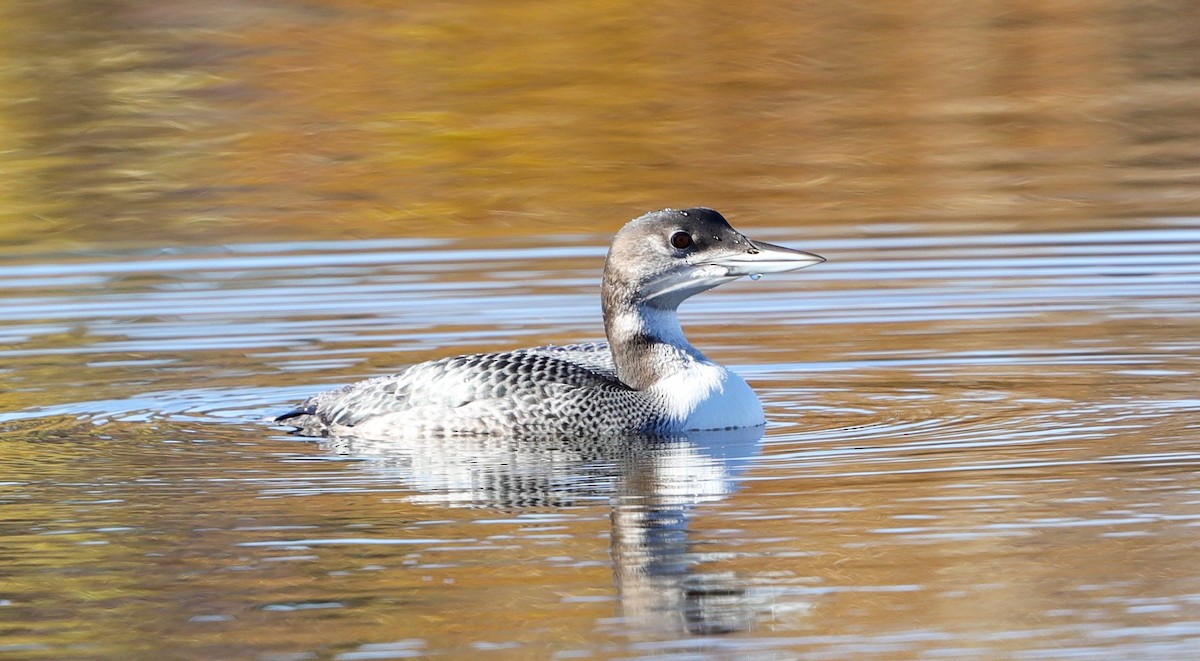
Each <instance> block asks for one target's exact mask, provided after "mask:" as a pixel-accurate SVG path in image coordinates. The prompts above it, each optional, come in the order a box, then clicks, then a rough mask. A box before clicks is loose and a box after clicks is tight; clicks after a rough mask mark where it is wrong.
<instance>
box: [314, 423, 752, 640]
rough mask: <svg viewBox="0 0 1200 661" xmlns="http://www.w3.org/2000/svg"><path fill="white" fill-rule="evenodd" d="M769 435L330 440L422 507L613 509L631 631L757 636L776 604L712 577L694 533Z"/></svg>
mask: <svg viewBox="0 0 1200 661" xmlns="http://www.w3.org/2000/svg"><path fill="white" fill-rule="evenodd" d="M762 433H763V428H762V427H750V428H745V429H733V430H721V431H705V432H686V433H677V434H672V435H670V436H645V435H636V436H605V437H594V438H546V437H514V436H459V437H447V438H439V439H425V440H423V441H419V442H408V441H403V440H397V439H387V440H372V439H365V438H358V437H347V438H338V437H334V438H327V439H324V440H323V441H322V443H323V446H324V447H325V448H326V449H327V450H328V451H330V452H333V453H336V454H340V455H350V456H355V457H363V458H368V459H371V460H372V461H371V462H370V465H371V466H372V467H374V468H377V469H383V470H386V471H388V472H390V473H395V474H396V475H397V477H399V478H400V479H401V480H402V481H403V482H404V483H405V484H406V486H408V487H410V488H412V489H413V490H415V491H417V492H418V493H417V494H416V495H415V496H414V497H413V498H412V500H413V501H415V502H424V503H441V504H445V505H447V506H469V507H484V508H495V509H502V510H514V509H525V508H544V507H564V506H569V505H576V504H580V503H586V502H589V501H596V500H600V499H608V500H610V501H611V503H612V515H611V521H612V536H611V540H612V549H611V553H612V559H613V564H614V583H615V585H616V587H617V592H618V597H619V600H620V604H621V609H622V612H623V615H624V620H625V622H626V624H628V625H630V626H633V627H635V628H642V629H653V630H679V629H683V630H684V631H687V632H689V633H694V634H715V633H728V632H734V631H741V630H745V629H748V628H750V627H751V626H752V625H753V623H754V620H755V616H756V614H757V613H758V612H760V611H761V610H762V609H763V607H764V606H765V605H766V604H762V603H759V601H760V599H758V598H755V596H754V594H753V590H748V589H747V586H746V584H745V581H744V580H742V579H740V578H739V577H738V576H736V575H735V574H733V573H732V572H703V571H699V570H698V569H697V567H698V566H699V565H700V563H701V561H702V558H701V557H699V556H698V554H696V553H693V552H692V551H691V550H690V547H691V545H692V544H691V542H690V540H689V530H688V521H689V516H690V514H691V510H692V509H693V508H694V507H695V506H696V505H697V504H700V503H704V502H710V501H715V500H720V499H722V498H724V497H725V496H726V495H727V494H729V493H731V492H732V491H733V490H734V488H735V482H734V479H733V478H734V477H735V476H736V475H737V474H738V473H740V472H741V471H742V470H743V469H744V467H745V465H746V464H747V463H748V462H749V461H750V459H751V458H752V457H753V456H754V455H755V454H756V453H757V452H758V449H759V445H760V443H759V442H760V440H761V439H762Z"/></svg>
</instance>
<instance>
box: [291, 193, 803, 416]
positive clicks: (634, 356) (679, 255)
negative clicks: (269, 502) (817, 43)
mask: <svg viewBox="0 0 1200 661" xmlns="http://www.w3.org/2000/svg"><path fill="white" fill-rule="evenodd" d="M823 261H825V260H824V258H822V257H820V256H817V255H814V254H812V253H807V252H802V251H799V250H792V249H791V248H784V247H782V246H776V245H771V244H769V243H763V242H761V241H752V240H750V239H748V238H746V237H745V236H743V235H742V234H741V233H739V232H738V231H737V230H735V229H733V228H732V227H730V225H729V223H728V222H727V221H726V220H725V218H724V217H723V216H722V215H721V214H719V213H717V212H716V211H713V210H712V209H704V208H696V209H683V210H676V209H664V210H662V211H654V212H651V213H648V214H646V215H644V216H641V217H639V218H635V219H633V220H631V221H630V222H629V223H628V224H626V225H625V227H623V228H621V230H620V231H619V232H617V235H616V236H615V237H614V238H613V242H612V246H611V247H610V248H609V251H608V257H607V259H606V260H605V263H604V282H603V285H602V288H601V303H602V308H603V312H604V332H605V335H606V336H607V337H608V342H595V343H590V344H573V345H568V346H546V347H536V348H532V349H518V350H515V351H504V352H500V353H480V354H472V355H466V356H456V357H452V358H442V359H440V360H434V361H430V362H426V363H420V364H418V365H413V366H411V367H409V368H407V369H405V370H404V371H402V372H399V373H397V374H392V375H389V376H381V377H376V378H373V379H368V380H366V381H360V382H358V383H354V384H350V385H347V386H343V387H341V388H337V389H335V390H330V391H327V392H323V393H320V394H317V395H314V396H312V397H310V398H308V399H307V400H305V401H304V403H302V404H301V405H300V406H299V407H298V408H297V409H295V410H293V411H289V412H288V413H285V414H283V415H281V416H279V417H277V418H276V419H275V421H276V422H279V423H283V424H286V425H288V426H293V427H296V428H297V429H298V430H299V431H300V433H303V434H311V435H336V436H342V435H350V436H363V437H374V438H387V437H391V436H406V437H407V436H438V435H454V434H512V433H539V434H616V433H649V434H656V433H671V432H679V431H693V430H707V429H736V428H742V427H754V426H758V425H762V424H764V418H763V411H762V404H761V403H759V401H758V396H757V395H755V394H754V391H753V390H751V389H750V386H748V385H747V384H746V382H745V381H744V380H742V378H741V377H739V376H738V375H736V374H734V373H733V372H731V371H729V370H728V369H726V368H724V367H722V366H721V365H718V364H717V363H715V362H713V361H711V360H709V359H708V358H705V356H704V354H702V353H700V351H699V350H698V349H696V348H695V347H693V346H692V345H691V344H690V343H689V342H688V341H687V338H685V337H684V335H683V330H682V329H681V328H680V326H679V318H678V316H677V315H676V310H677V308H678V307H679V304H680V303H682V302H683V301H685V300H687V299H688V298H689V297H691V296H694V295H695V294H699V293H700V292H702V291H706V290H708V289H712V288H713V287H717V286H719V285H722V284H724V283H726V282H731V281H733V280H736V279H738V278H740V277H742V276H747V275H757V274H761V273H783V272H786V271H795V270H797V269H802V268H804V267H806V266H812V265H813V264H818V263H820V262H823Z"/></svg>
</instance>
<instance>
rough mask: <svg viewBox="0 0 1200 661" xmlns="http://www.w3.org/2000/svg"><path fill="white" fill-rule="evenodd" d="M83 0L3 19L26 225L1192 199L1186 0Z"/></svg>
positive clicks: (927, 214)
mask: <svg viewBox="0 0 1200 661" xmlns="http://www.w3.org/2000/svg"><path fill="white" fill-rule="evenodd" d="M94 7H95V5H94V4H89V3H77V2H69V1H60V2H56V3H54V4H53V10H49V9H47V6H46V5H45V3H10V4H8V5H7V6H6V8H5V10H4V12H5V15H4V19H5V20H4V21H3V22H2V23H3V27H0V30H3V38H0V43H3V44H5V46H4V48H5V51H6V52H5V59H4V61H5V64H4V66H3V67H0V81H2V86H0V101H2V102H3V103H2V104H0V107H2V108H3V110H0V126H3V127H4V130H3V132H2V133H0V140H3V147H4V151H3V157H2V158H0V181H2V182H3V184H0V185H2V186H3V188H2V189H0V191H3V192H0V195H2V196H3V199H4V201H5V204H4V211H3V215H2V216H0V231H3V235H2V236H4V237H5V241H6V242H9V243H19V244H35V245H36V244H40V243H43V242H46V243H47V244H61V243H64V242H87V243H92V242H111V241H118V242H122V243H124V242H128V241H153V242H162V241H184V240H202V241H205V242H214V241H225V240H231V239H234V238H251V237H269V238H276V239H278V238H292V237H295V236H298V235H300V236H309V237H318V236H325V237H360V236H395V235H421V236H446V235H476V236H479V235H483V236H500V235H510V234H528V233H538V232H544V231H546V230H547V229H548V228H552V227H553V228H570V229H575V228H578V227H581V226H583V227H599V228H602V229H605V230H609V229H613V228H615V227H617V226H618V225H619V224H620V222H621V221H623V220H624V219H626V218H628V217H631V216H633V215H636V214H637V213H640V212H641V211H644V210H647V209H651V208H659V207H663V206H668V205H676V206H680V205H690V204H708V205H711V206H715V207H718V208H722V209H725V210H728V211H729V212H731V213H732V215H733V217H735V218H736V217H745V218H747V219H748V220H749V221H750V222H753V223H763V224H770V225H784V224H798V223H799V224H808V223H813V222H820V223H833V224H843V225H848V224H854V223H861V222H876V221H894V220H902V221H920V222H924V221H929V220H938V221H944V222H945V223H946V224H947V226H949V227H957V226H960V225H961V226H962V227H963V228H969V227H970V226H971V225H972V224H973V223H977V222H979V221H981V220H985V219H992V220H1002V221H1005V222H1009V223H1012V224H1014V225H1016V226H1018V227H1023V228H1032V227H1045V226H1047V225H1050V226H1057V227H1063V226H1087V227H1095V226H1097V225H1112V224H1113V223H1118V222H1122V221H1121V219H1123V218H1130V217H1134V218H1139V217H1154V216H1169V215H1179V214H1194V213H1196V212H1197V210H1198V208H1200V194H1198V193H1197V192H1196V191H1197V186H1196V184H1197V183H1198V182H1197V172H1198V171H1200V168H1197V163H1196V160H1195V158H1194V154H1195V153H1197V152H1198V151H1200V149H1198V147H1200V145H1198V144H1197V135H1200V127H1198V124H1197V123H1198V122H1200V119H1197V116H1196V113H1194V112H1191V111H1192V109H1194V108H1195V107H1196V106H1197V105H1198V104H1200V98H1198V95H1200V92H1198V91H1197V90H1200V87H1198V86H1197V85H1195V80H1196V77H1197V74H1198V73H1200V72H1197V71H1196V70H1195V66H1194V64H1193V63H1192V62H1193V59H1194V58H1191V57H1190V54H1191V52H1192V50H1194V49H1193V45H1194V39H1193V37H1192V36H1191V35H1194V34H1196V33H1197V32H1200V25H1198V22H1200V19H1198V18H1197V16H1196V14H1195V12H1194V11H1192V10H1191V6H1190V4H1188V3H1186V2H1159V3H1155V4H1153V5H1149V6H1148V5H1146V4H1145V3H1132V2H1128V3H1123V2H1075V3H1069V4H1066V5H1063V4H1056V5H1054V6H1053V7H1048V8H1042V7H1034V6H1032V5H1020V6H1014V5H1010V4H1005V3H983V4H972V5H971V6H970V7H955V8H954V9H953V10H951V9H949V8H948V7H946V6H943V5H942V4H939V3H929V2H890V3H851V4H849V5H846V4H839V5H830V6H826V5H821V4H813V5H795V4H789V3H771V2H757V3H756V2H752V3H749V4H746V3H741V4H739V5H738V6H737V8H736V9H733V8H729V7H727V6H726V5H725V4H722V3H702V4H700V5H696V4H695V3H672V2H659V3H652V4H650V5H645V4H638V5H629V4H626V5H622V4H620V3H618V4H616V5H614V4H613V3H611V2H588V3H572V4H571V5H570V6H569V7H557V8H555V9H554V10H553V11H547V10H546V8H545V6H544V4H543V3H523V4H522V3H517V4H514V3H502V4H494V3H426V4H423V5H421V6H419V7H408V6H406V7H404V8H403V9H400V8H392V7H388V6H382V5H381V6H371V5H364V4H362V3H352V4H342V3H334V2H326V3H323V4H320V3H319V4H312V3H309V4H307V5H304V6H299V5H287V4H276V5H272V6H270V7H269V8H268V7H266V6H263V7H257V8H254V9H250V8H247V7H243V6H241V5H236V4H212V3H210V4H209V5H206V7H205V10H204V11H203V12H200V11H196V10H195V9H194V8H192V7H191V6H190V5H186V4H178V3H167V4H163V3H157V4H154V6H153V7H151V6H150V5H147V4H144V3H138V2H113V3H109V4H107V5H106V6H105V10H104V11H97V10H95V9H94ZM50 35H52V37H51V36H50Z"/></svg>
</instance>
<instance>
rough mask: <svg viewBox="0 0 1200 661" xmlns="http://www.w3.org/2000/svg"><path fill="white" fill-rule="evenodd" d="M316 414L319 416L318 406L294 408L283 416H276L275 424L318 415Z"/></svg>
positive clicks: (309, 405) (310, 405)
mask: <svg viewBox="0 0 1200 661" xmlns="http://www.w3.org/2000/svg"><path fill="white" fill-rule="evenodd" d="M316 414H317V406H316V404H308V405H306V406H301V407H299V408H294V409H292V410H291V411H288V412H287V413H284V414H282V415H277V416H275V420H274V421H275V422H287V421H288V420H291V419H293V418H299V417H301V416H306V415H316Z"/></svg>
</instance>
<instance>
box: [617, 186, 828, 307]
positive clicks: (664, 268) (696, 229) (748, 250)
mask: <svg viewBox="0 0 1200 661" xmlns="http://www.w3.org/2000/svg"><path fill="white" fill-rule="evenodd" d="M823 261H825V258H823V257H820V256H818V255H814V254H812V253H807V252H803V251H800V250H792V249H791V248H784V247H783V246H776V245H772V244H770V243H764V242H762V241H752V240H751V239H749V238H747V237H745V236H744V235H742V234H741V233H740V232H738V231H737V230H735V229H733V228H732V227H730V225H729V222H728V221H726V220H725V217H724V216H722V215H721V214H719V213H717V212H716V211H713V210H712V209H705V208H695V209H663V210H662V211H653V212H651V213H648V214H646V215H644V216H641V217H639V218H635V219H633V220H631V221H629V223H628V224H626V225H625V227H623V228H621V231H619V232H617V235H616V237H614V238H613V242H612V247H611V248H609V251H608V259H607V260H606V261H605V263H604V298H603V302H604V313H605V316H606V317H608V316H609V315H610V313H611V312H614V311H615V310H616V309H617V308H618V307H621V306H624V307H630V306H633V307H644V308H652V309H657V310H663V311H674V310H675V309H676V308H678V307H679V304H680V303H682V302H683V301H685V300H686V299H688V298H689V297H691V296H694V295H696V294H699V293H700V292H702V291H706V290H709V289H712V288H713V287H716V286H718V285H722V284H724V283H726V282H731V281H733V280H737V279H738V278H740V277H742V276H746V275H755V274H761V273H784V272H786V271H795V270H797V269H802V268H804V267H806V266H812V265H813V264H819V263H821V262H823Z"/></svg>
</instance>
